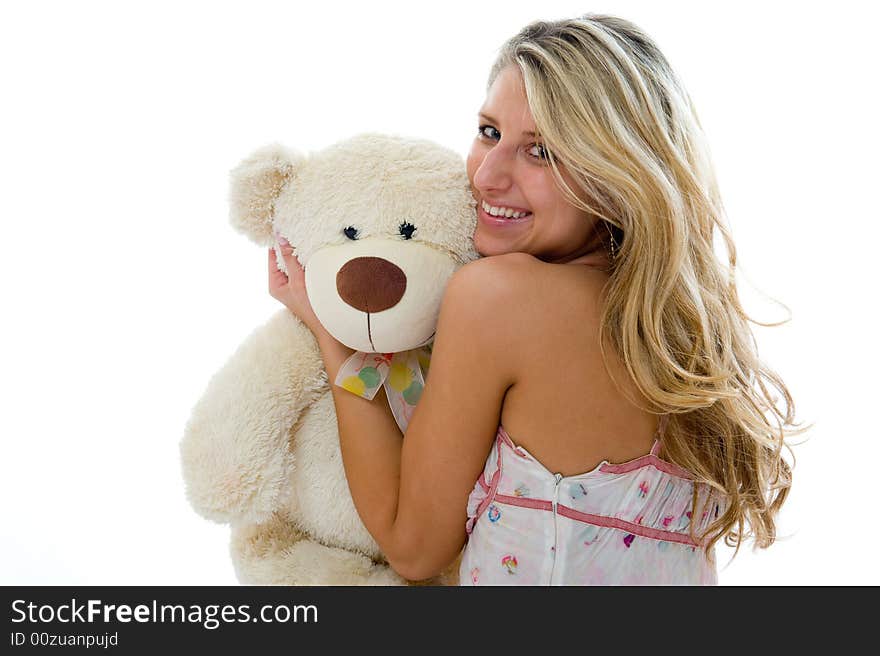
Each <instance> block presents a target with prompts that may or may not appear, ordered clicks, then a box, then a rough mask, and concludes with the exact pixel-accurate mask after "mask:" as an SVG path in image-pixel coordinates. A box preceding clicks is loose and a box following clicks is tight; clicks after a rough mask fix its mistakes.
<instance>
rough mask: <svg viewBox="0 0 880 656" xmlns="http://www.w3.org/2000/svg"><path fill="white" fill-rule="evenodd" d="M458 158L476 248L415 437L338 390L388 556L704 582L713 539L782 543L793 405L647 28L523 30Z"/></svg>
mask: <svg viewBox="0 0 880 656" xmlns="http://www.w3.org/2000/svg"><path fill="white" fill-rule="evenodd" d="M467 172H468V176H469V179H470V182H471V186H472V192H473V195H474V198H475V199H476V202H477V213H478V215H479V216H478V227H477V229H476V232H475V234H474V240H475V244H476V248H477V251H478V252H479V253H480V254H481V255H483V256H484V257H483V258H482V259H480V260H477V261H476V262H473V263H470V264H467V265H466V266H464V267H463V268H461V269H460V270H459V271H458V272H457V273H456V274H455V275H454V276H453V278H452V279H451V281H450V282H449V284H448V286H447V289H446V292H445V296H444V299H443V304H442V308H441V312H440V318H439V323H438V327H437V333H436V337H435V341H434V349H433V358H432V362H431V372H430V379H429V381H428V382H427V385H426V387H425V391H424V394H423V396H422V398H421V400H420V402H419V405H418V410H417V412H416V413H415V416H414V417H413V419H412V421H411V423H410V425H409V427H408V429H407V432H406V439H401V434H400V431H399V430H398V428H397V425H396V424H395V422H394V419H393V418H392V415H391V413H390V410H389V407H388V403H387V401H386V399H385V398H384V396H383V393H381V392H380V394H379V395H377V397H376V398H375V399H374V400H373V401H367V400H365V399H362V398H360V397H357V396H355V395H353V394H350V393H348V392H346V391H344V390H343V389H342V388H339V387H334V389H333V395H334V400H335V404H336V412H337V417H338V422H339V432H340V439H341V447H342V455H343V460H344V464H345V471H346V475H347V477H348V483H349V487H350V489H351V493H352V497H353V499H354V502H355V505H356V507H357V510H358V512H359V514H360V516H361V518H362V520H363V522H364V524H365V525H366V527H367V529H368V530H369V532H370V533H371V534H372V535H373V537H374V538H375V539H376V541H377V543H378V544H379V545H380V547H381V548H382V550H383V551H384V553H385V554H386V555H387V557H388V559H389V562H390V564H391V565H392V567H393V568H394V569H395V570H396V571H397V572H399V573H400V574H401V575H403V576H404V577H406V578H408V579H413V580H418V579H425V578H428V577H431V576H434V575H436V574H438V573H439V572H441V571H442V570H443V569H444V568H445V567H447V566H448V565H450V564H451V563H453V561H454V560H455V559H456V558H457V557H458V556H459V554H460V552H461V551H462V547H464V552H463V554H462V560H461V566H460V580H461V583H462V584H464V585H471V584H531V585H535V584H712V583H716V582H717V572H716V565H715V559H714V557H713V554H714V551H713V547H714V544H715V543H716V542H717V541H718V540H719V539H720V538H725V539H726V541H727V543H728V544H736V545H737V546H738V545H739V544H740V542H741V541H742V540H744V539H745V538H747V537H750V536H751V537H753V538H754V540H755V541H756V545H757V546H761V547H767V546H769V545H770V544H771V543H772V542H773V541H774V538H775V530H774V529H775V516H776V514H777V511H778V510H779V508H780V506H781V505H782V503H783V502H784V500H785V498H786V495H787V494H788V490H789V486H790V479H791V477H790V468H789V466H788V464H787V463H786V461H785V460H784V459H783V457H782V449H783V447H785V446H787V445H786V438H787V436H788V435H789V434H790V432H791V430H792V428H791V427H792V424H793V407H792V401H791V398H790V396H789V393H788V391H787V390H786V388H785V385H784V384H783V382H782V381H781V380H780V378H778V377H777V376H776V375H775V374H774V373H772V372H771V371H768V370H767V368H766V367H765V366H764V365H763V364H762V363H761V362H760V361H759V360H758V357H757V354H756V349H755V345H754V342H753V337H752V333H751V331H750V328H749V320H748V319H747V317H746V315H745V314H744V311H743V309H742V307H741V305H740V303H739V300H738V297H737V291H736V288H735V285H734V277H733V271H734V267H735V263H736V256H735V250H734V245H733V243H732V242H731V240H730V236H729V234H728V232H727V231H726V229H725V227H724V225H723V210H722V204H721V200H720V198H719V194H718V190H717V186H716V183H715V179H714V175H713V171H712V167H711V164H710V159H709V153H708V148H707V145H706V143H705V140H704V137H703V134H702V132H701V130H700V125H699V122H698V120H697V117H696V114H695V112H694V109H693V107H692V105H691V103H690V100H689V98H688V95H687V93H686V92H685V90H684V89H683V88H682V86H681V84H680V83H679V81H678V80H677V78H676V76H675V74H674V73H673V71H672V70H671V68H670V66H669V64H668V63H667V61H666V59H665V58H664V56H663V55H662V54H661V52H660V51H659V50H658V49H657V47H656V45H654V43H653V42H652V40H651V39H650V38H649V37H648V36H647V35H646V34H645V33H644V32H642V31H641V30H640V29H639V28H637V27H636V26H635V25H633V24H632V23H629V22H627V21H625V20H621V19H619V18H614V17H610V16H601V15H587V16H584V17H582V18H577V19H573V20H561V21H555V22H537V23H534V24H531V25H529V26H527V27H526V28H524V29H523V30H522V31H521V32H520V33H519V34H517V35H516V36H514V37H513V38H512V39H510V40H509V41H508V42H507V43H506V44H505V45H504V47H503V48H502V50H501V53H500V55H499V57H498V60H497V62H496V63H495V65H494V67H493V68H492V70H491V73H490V76H489V85H488V91H487V95H486V100H485V102H484V103H483V106H482V107H481V108H480V110H479V117H478V129H477V131H476V137H475V140H474V142H473V146H472V148H471V151H470V154H469V155H468V159H467ZM716 235H720V237H721V238H722V239H723V241H724V243H725V244H726V250H727V255H726V260H727V261H726V262H724V261H723V259H719V257H718V256H717V255H716V253H715V251H714V250H713V240H714V238H715V236H716ZM283 254H284V255H285V256H286V258H287V266H288V267H289V268H288V270H289V271H292V272H293V274H292V275H291V278H290V280H289V281H288V280H287V278H286V277H285V276H283V274H282V275H280V276H279V275H278V274H277V272H272V271H270V292H271V293H272V295H273V296H274V297H275V298H277V299H279V300H280V301H282V302H283V303H284V304H285V305H287V307H288V308H290V310H291V311H292V312H294V313H295V314H296V315H297V316H298V317H299V318H300V319H302V320H303V321H304V322H305V323H306V325H307V326H309V327H310V329H311V330H312V331H313V333H314V334H315V336H316V338H317V340H318V343H319V345H320V348H321V353H322V356H323V358H324V363H325V365H326V368H327V372H328V376H329V378H330V380H334V379H335V377H336V373H337V371H338V369H339V367H340V365H341V364H342V363H343V362H344V361H345V360H346V358H347V357H348V356H349V355H351V354H352V352H353V351H351V350H350V349H348V348H346V347H345V346H343V345H341V344H340V343H339V342H337V341H336V340H334V339H333V338H332V337H331V336H330V335H329V334H327V332H326V331H324V329H323V328H322V326H321V324H320V323H319V322H318V320H317V318H316V317H315V315H314V313H313V312H312V309H311V306H310V304H309V302H308V298H307V296H306V294H305V291H304V284H303V272H302V268H301V267H299V265H298V262H296V260H295V258H293V257H292V255H291V248H290V246H289V244H283ZM273 274H274V275H273ZM365 436H368V437H365Z"/></svg>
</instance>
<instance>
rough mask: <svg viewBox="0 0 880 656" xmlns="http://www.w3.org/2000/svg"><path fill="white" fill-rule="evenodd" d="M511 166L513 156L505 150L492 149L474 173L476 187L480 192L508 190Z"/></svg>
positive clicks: (495, 147) (496, 147)
mask: <svg viewBox="0 0 880 656" xmlns="http://www.w3.org/2000/svg"><path fill="white" fill-rule="evenodd" d="M511 166H512V162H511V156H510V153H508V152H506V149H505V148H503V147H501V146H494V147H493V148H490V149H489V151H488V152H486V154H485V155H484V156H483V161H482V162H480V165H479V166H478V167H477V171H476V173H474V186H475V187H476V188H477V189H479V190H480V191H490V190H494V189H506V188H507V187H509V186H510V181H511V177H510V172H511Z"/></svg>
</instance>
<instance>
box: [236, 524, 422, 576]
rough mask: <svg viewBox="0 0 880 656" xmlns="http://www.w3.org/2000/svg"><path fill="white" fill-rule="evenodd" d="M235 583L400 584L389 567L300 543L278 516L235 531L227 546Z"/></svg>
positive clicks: (297, 534) (300, 538)
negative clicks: (235, 577) (235, 575)
mask: <svg viewBox="0 0 880 656" xmlns="http://www.w3.org/2000/svg"><path fill="white" fill-rule="evenodd" d="M230 550H231V553H232V560H233V564H234V566H235V571H236V574H237V576H238V579H239V581H241V582H242V583H246V584H257V585H405V583H406V581H405V580H404V579H402V578H401V577H400V576H398V575H397V574H396V573H395V572H394V571H393V570H392V569H391V568H390V567H388V566H387V565H383V564H381V563H375V562H374V561H372V560H370V559H369V558H367V557H366V556H364V555H362V554H358V553H353V552H351V551H346V550H345V549H339V548H336V547H328V546H326V545H323V544H319V543H317V542H314V541H312V540H310V539H307V538H304V536H303V534H302V533H300V532H299V531H298V530H297V529H296V528H295V527H294V526H293V524H291V523H290V522H289V521H288V520H287V519H286V518H285V517H284V516H283V515H282V514H280V513H276V514H275V515H274V516H273V518H272V519H271V520H270V521H269V522H266V523H264V524H257V525H247V526H235V527H234V528H233V532H232V542H231V545H230Z"/></svg>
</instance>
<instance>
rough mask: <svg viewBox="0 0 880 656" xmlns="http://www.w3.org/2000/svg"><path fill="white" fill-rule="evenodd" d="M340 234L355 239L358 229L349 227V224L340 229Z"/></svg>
mask: <svg viewBox="0 0 880 656" xmlns="http://www.w3.org/2000/svg"><path fill="white" fill-rule="evenodd" d="M342 234H344V235H345V236H346V237H348V238H349V239H357V238H358V231H357V228H353V227H351V226H348V227H347V228H345V229H344V230H343V231H342Z"/></svg>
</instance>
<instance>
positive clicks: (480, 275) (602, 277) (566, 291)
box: [450, 253, 608, 327]
mask: <svg viewBox="0 0 880 656" xmlns="http://www.w3.org/2000/svg"><path fill="white" fill-rule="evenodd" d="M607 282H608V276H607V274H605V273H604V272H602V271H600V270H598V269H593V268H590V267H586V266H579V265H564V264H562V265H560V264H547V263H546V262H542V261H541V260H539V259H537V258H536V257H533V256H532V255H529V254H527V253H507V254H504V255H496V256H492V257H485V258H482V259H479V260H475V261H473V262H469V263H468V264H466V265H464V266H463V267H461V268H460V269H459V270H458V271H457V272H456V273H455V274H454V275H453V278H452V281H450V287H451V289H450V291H451V293H453V294H455V295H457V296H458V297H459V298H460V299H462V301H463V302H470V303H475V304H478V305H479V308H480V311H481V312H482V313H484V314H486V315H491V316H492V317H496V318H500V319H504V320H510V319H511V318H514V317H515V318H516V320H517V322H518V323H519V324H520V327H523V323H524V322H528V320H529V319H530V318H532V319H537V320H539V322H538V323H539V324H540V325H547V322H548V321H550V322H552V319H553V318H554V317H559V318H568V319H570V318H571V317H572V312H574V313H577V314H579V315H581V316H580V317H579V318H580V319H584V318H586V317H584V316H583V314H582V313H586V315H588V316H590V317H593V318H594V319H595V320H596V321H598V318H599V311H600V308H601V296H602V292H603V290H604V287H605V285H606V283H607Z"/></svg>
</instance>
